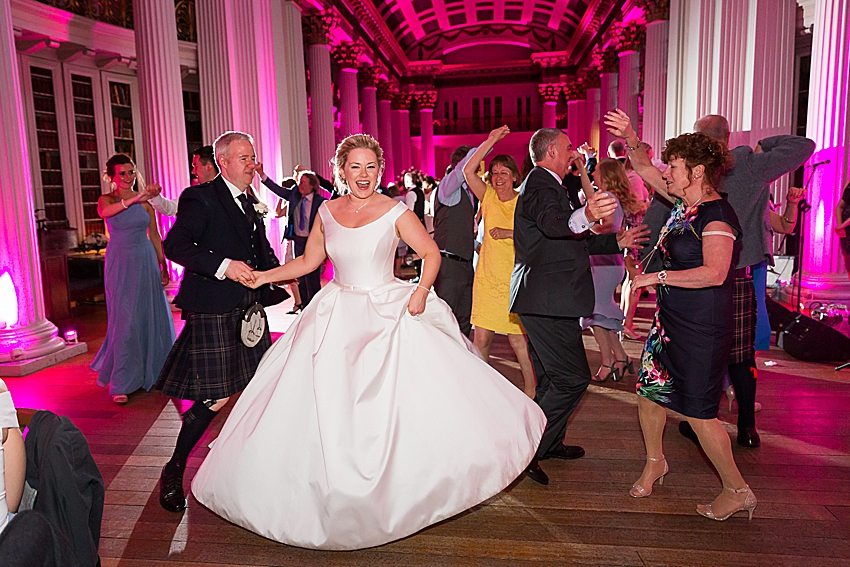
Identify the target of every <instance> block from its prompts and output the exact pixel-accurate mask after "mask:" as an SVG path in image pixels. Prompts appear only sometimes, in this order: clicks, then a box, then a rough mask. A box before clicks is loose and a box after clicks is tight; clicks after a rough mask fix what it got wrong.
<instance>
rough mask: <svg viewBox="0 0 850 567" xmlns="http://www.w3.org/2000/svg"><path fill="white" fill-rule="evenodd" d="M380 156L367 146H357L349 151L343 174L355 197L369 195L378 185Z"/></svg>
mask: <svg viewBox="0 0 850 567" xmlns="http://www.w3.org/2000/svg"><path fill="white" fill-rule="evenodd" d="M379 174H380V171H379V169H378V156H377V155H375V152H373V151H372V150H369V149H366V148H355V149H353V150H351V151H350V152H349V153H348V159H346V161H345V167H344V168H343V175H344V177H345V182H346V184H347V185H348V188H349V190H350V191H351V192H352V193H354V196H355V197H368V196H369V195H370V194H372V193H373V192H374V191H375V189H377V187H378V176H379Z"/></svg>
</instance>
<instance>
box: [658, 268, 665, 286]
mask: <svg viewBox="0 0 850 567" xmlns="http://www.w3.org/2000/svg"><path fill="white" fill-rule="evenodd" d="M657 276H658V283H660V284H661V285H667V270H661V271H660V272H658V274H657Z"/></svg>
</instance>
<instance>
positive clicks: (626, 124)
mask: <svg viewBox="0 0 850 567" xmlns="http://www.w3.org/2000/svg"><path fill="white" fill-rule="evenodd" d="M603 121H604V122H605V126H606V127H607V128H608V131H609V132H611V134H613V135H614V136H617V137H618V138H624V139H629V138H631V137H632V136H636V134H635V131H634V128H632V121H631V118H629V115H628V114H626V113H625V112H623V111H622V110H620V109H619V108H618V109H617V110H612V111H610V112H607V113H606V114H605V117H604V118H603Z"/></svg>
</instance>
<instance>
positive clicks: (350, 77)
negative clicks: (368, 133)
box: [331, 43, 362, 138]
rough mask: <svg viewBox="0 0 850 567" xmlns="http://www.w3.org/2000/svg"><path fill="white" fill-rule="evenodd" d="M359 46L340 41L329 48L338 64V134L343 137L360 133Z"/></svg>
mask: <svg viewBox="0 0 850 567" xmlns="http://www.w3.org/2000/svg"><path fill="white" fill-rule="evenodd" d="M361 51H362V48H360V47H359V46H358V45H356V44H351V43H341V44H339V45H335V46H334V47H333V48H332V49H331V53H332V55H333V57H334V60H335V61H336V63H337V65H339V67H340V69H339V75H338V76H337V82H338V84H339V98H340V111H341V118H340V126H339V128H340V135H341V136H342V137H343V138H344V137H346V136H349V135H351V134H359V133H360V97H359V96H358V92H357V68H358V67H359V66H360V62H359V61H358V59H359V57H360V52H361Z"/></svg>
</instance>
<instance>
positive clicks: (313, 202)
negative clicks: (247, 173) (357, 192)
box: [257, 163, 326, 308]
mask: <svg viewBox="0 0 850 567" xmlns="http://www.w3.org/2000/svg"><path fill="white" fill-rule="evenodd" d="M257 175H259V176H260V179H261V180H262V182H263V185H265V186H266V187H268V188H269V189H270V190H271V191H272V193H274V194H275V195H277V196H278V197H280V198H281V199H285V200H286V201H287V202H289V214H288V216H287V223H286V231H285V232H284V235H283V237H284V238H286V239H287V240H292V241H293V243H294V244H295V257H296V258H297V257H298V256H302V255H303V254H304V247H305V246H307V237H308V236H310V230H312V228H313V222H314V221H315V220H316V213H318V212H319V206H320V205H321V204H322V202H323V201H325V200H326V199H325V198H324V197H322V196H321V195H320V194H319V187H320V180H319V176H318V175H316V174H315V173H313V172H312V171H307V170H299V169H296V175H295V177H288V178H286V179H284V180H283V183H282V185H283V186H281V185H278V184H277V183H275V182H274V181H272V180H271V179H269V176H268V175H266V174H265V172H264V171H263V164H261V163H260V164H257ZM320 289H322V268H321V267H320V268H318V269H316V270H314V271H312V272H310V273H309V274H307V275H306V276H303V277H300V278H298V291H299V292H300V295H301V308H304V307H306V306H307V305H308V304H309V303H310V300H311V299H313V296H314V295H316V294H317V293H319V290H320Z"/></svg>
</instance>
